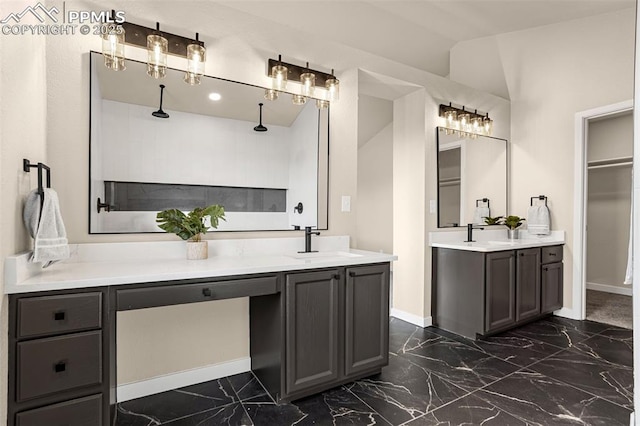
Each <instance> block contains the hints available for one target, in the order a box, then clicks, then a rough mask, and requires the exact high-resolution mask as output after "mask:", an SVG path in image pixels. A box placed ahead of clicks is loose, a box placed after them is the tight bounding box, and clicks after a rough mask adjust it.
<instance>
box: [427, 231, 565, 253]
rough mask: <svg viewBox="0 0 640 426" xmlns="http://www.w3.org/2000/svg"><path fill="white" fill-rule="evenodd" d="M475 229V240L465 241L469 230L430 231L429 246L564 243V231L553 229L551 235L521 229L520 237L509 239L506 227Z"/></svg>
mask: <svg viewBox="0 0 640 426" xmlns="http://www.w3.org/2000/svg"><path fill="white" fill-rule="evenodd" d="M487 228H490V227H485V229H484V230H482V229H474V230H473V239H474V240H475V241H474V242H465V240H466V239H467V230H466V228H464V231H458V230H456V231H442V232H430V233H429V246H431V247H440V248H448V249H454V250H467V251H480V252H493V251H504V250H517V249H524V248H532V247H542V246H555V245H560V244H564V231H551V233H550V234H549V235H531V234H529V233H528V232H526V231H524V230H523V231H520V238H518V239H516V240H509V239H507V238H506V236H507V231H506V228H504V227H500V229H487Z"/></svg>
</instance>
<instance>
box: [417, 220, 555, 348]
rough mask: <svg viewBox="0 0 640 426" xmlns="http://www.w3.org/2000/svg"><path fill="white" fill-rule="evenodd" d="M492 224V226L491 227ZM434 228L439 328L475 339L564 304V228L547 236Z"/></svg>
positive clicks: (436, 321) (435, 317)
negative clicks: (516, 236)
mask: <svg viewBox="0 0 640 426" xmlns="http://www.w3.org/2000/svg"><path fill="white" fill-rule="evenodd" d="M487 228H491V227H487ZM498 228H499V229H487V230H484V231H474V237H473V238H474V240H475V241H473V242H466V241H465V240H466V236H467V233H466V232H462V231H454V232H432V233H430V234H429V245H430V246H431V249H432V259H433V277H432V283H433V284H432V299H431V300H432V306H431V309H432V316H433V323H434V325H436V326H437V327H439V328H442V329H445V330H447V331H451V332H453V333H456V334H459V335H462V336H465V337H468V338H471V339H476V338H478V337H482V336H488V335H491V334H495V333H498V332H502V331H505V330H508V329H510V328H513V327H516V326H518V325H522V324H524V323H526V322H529V321H533V320H535V319H538V318H540V317H541V316H544V315H548V314H550V313H552V312H553V311H555V310H558V309H560V308H561V307H562V282H563V280H562V271H563V264H562V255H563V250H562V246H563V244H564V232H563V231H552V232H551V234H550V235H548V236H542V237H540V236H535V235H529V234H527V233H526V231H525V232H522V234H523V235H522V236H521V238H520V239H517V240H508V239H506V229H505V228H504V227H498Z"/></svg>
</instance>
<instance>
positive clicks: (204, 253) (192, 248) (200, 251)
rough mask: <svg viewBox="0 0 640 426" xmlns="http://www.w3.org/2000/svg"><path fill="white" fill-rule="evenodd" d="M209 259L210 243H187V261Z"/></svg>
mask: <svg viewBox="0 0 640 426" xmlns="http://www.w3.org/2000/svg"><path fill="white" fill-rule="evenodd" d="M208 257H209V242H208V241H187V260H202V259H207V258H208Z"/></svg>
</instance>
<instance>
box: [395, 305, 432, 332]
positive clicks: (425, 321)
mask: <svg viewBox="0 0 640 426" xmlns="http://www.w3.org/2000/svg"><path fill="white" fill-rule="evenodd" d="M390 315H391V316H392V317H394V318H398V319H401V320H402V321H406V322H409V323H411V324H414V325H417V326H418V327H422V328H425V327H429V326H430V325H432V324H433V319H432V318H431V316H428V317H424V318H421V317H419V316H417V315H414V314H410V313H408V312H405V311H401V310H400V309H396V308H391V312H390Z"/></svg>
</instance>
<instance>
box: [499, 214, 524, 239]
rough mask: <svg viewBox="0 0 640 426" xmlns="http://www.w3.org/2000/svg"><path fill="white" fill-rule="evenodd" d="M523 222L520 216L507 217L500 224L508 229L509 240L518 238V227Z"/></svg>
mask: <svg viewBox="0 0 640 426" xmlns="http://www.w3.org/2000/svg"><path fill="white" fill-rule="evenodd" d="M525 220H526V219H525V218H523V217H520V216H507V217H505V218H504V219H503V220H502V224H503V225H505V226H506V227H507V228H509V229H508V230H507V233H508V237H509V239H510V240H515V239H517V238H518V227H519V226H520V225H522V223H523V222H524V221H525Z"/></svg>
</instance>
